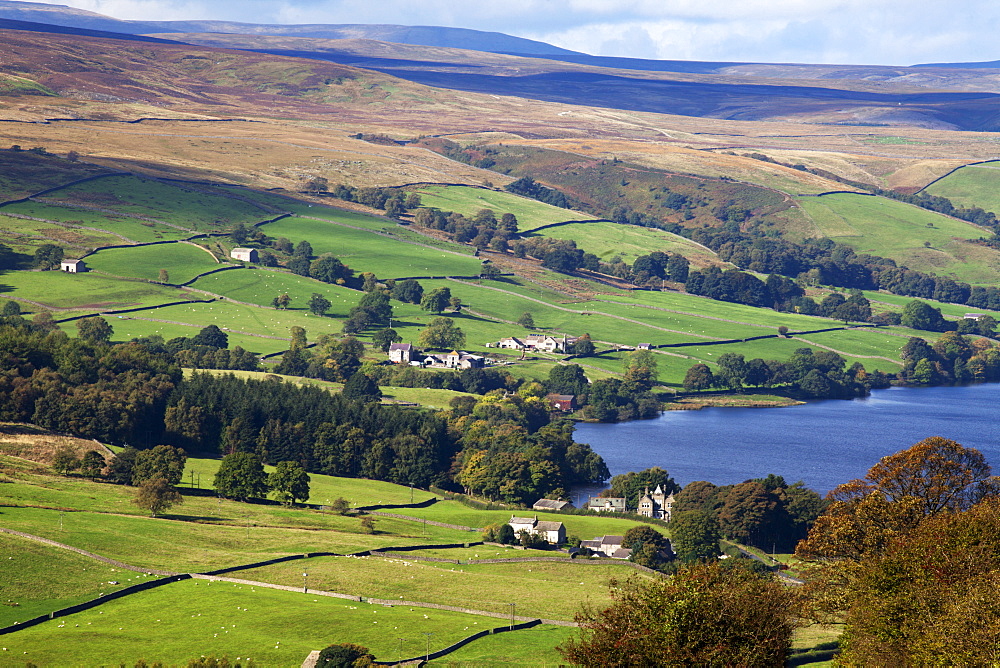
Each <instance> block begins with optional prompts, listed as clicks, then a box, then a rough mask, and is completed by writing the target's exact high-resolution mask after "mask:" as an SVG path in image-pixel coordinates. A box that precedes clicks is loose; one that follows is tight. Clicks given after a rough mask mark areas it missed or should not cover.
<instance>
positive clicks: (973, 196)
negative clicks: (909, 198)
mask: <svg viewBox="0 0 1000 668" xmlns="http://www.w3.org/2000/svg"><path fill="white" fill-rule="evenodd" d="M925 192H927V193H928V194H931V195H940V196H942V197H947V198H948V199H950V200H951V201H952V203H953V204H954V205H955V206H960V207H966V208H971V207H974V206H978V207H980V208H982V209H985V210H987V211H993V212H994V213H1000V162H987V163H985V164H982V165H969V166H968V167H962V168H961V169H959V170H957V171H955V172H953V173H952V174H949V175H948V176H946V177H944V178H943V179H941V180H940V181H935V182H934V183H932V184H931V185H929V186H927V188H926V189H925Z"/></svg>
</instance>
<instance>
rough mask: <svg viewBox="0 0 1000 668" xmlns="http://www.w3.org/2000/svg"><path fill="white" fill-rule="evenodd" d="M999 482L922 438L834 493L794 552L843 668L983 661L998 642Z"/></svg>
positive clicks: (965, 451) (981, 463)
mask: <svg viewBox="0 0 1000 668" xmlns="http://www.w3.org/2000/svg"><path fill="white" fill-rule="evenodd" d="M998 491H1000V479H998V478H997V477H996V476H993V475H992V474H991V470H990V467H989V465H988V464H987V463H986V460H985V458H984V457H983V455H982V453H980V452H979V451H977V450H974V449H972V448H965V447H963V446H961V445H959V444H958V443H955V442H954V441H951V440H948V439H945V438H941V437H937V436H935V437H931V438H927V439H924V440H923V441H920V442H919V443H917V444H916V445H914V446H913V447H911V448H909V449H907V450H903V451H902V452H898V453H896V454H894V455H890V456H888V457H884V458H882V460H881V461H879V462H878V464H876V465H875V466H873V467H872V468H871V469H869V471H868V473H867V475H866V476H865V477H864V478H863V479H860V480H853V481H851V482H849V483H846V484H844V485H840V486H839V487H837V488H836V489H834V490H833V491H832V492H831V493H830V495H829V498H830V499H831V501H832V502H831V504H830V506H829V508H828V509H827V511H826V513H825V514H824V515H823V516H821V517H820V518H819V519H818V520H817V521H816V523H815V524H814V525H813V527H812V529H811V530H810V532H809V536H808V538H807V539H806V540H804V541H802V542H801V543H799V545H798V547H797V549H796V554H797V555H798V556H799V557H800V558H802V559H803V560H805V561H807V562H811V563H812V564H813V572H812V573H811V576H810V578H809V582H808V584H807V586H806V588H805V591H806V593H807V594H808V595H810V596H811V598H812V602H813V605H814V608H815V611H816V612H817V613H833V614H834V615H836V616H837V617H838V618H840V619H842V620H843V621H845V623H846V627H845V634H844V643H843V647H844V651H843V653H842V655H841V657H840V660H841V662H842V663H843V664H844V665H862V664H864V665H931V664H933V665H990V664H992V663H995V662H996V660H997V655H996V648H997V647H998V641H1000V604H998V603H997V597H996V593H995V592H996V588H997V586H998V585H1000V512H998V511H1000V493H998Z"/></svg>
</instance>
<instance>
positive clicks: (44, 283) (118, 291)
mask: <svg viewBox="0 0 1000 668" xmlns="http://www.w3.org/2000/svg"><path fill="white" fill-rule="evenodd" d="M0 283H3V284H4V285H6V286H9V288H10V289H9V290H8V291H7V294H8V296H10V297H13V298H14V299H27V300H30V301H35V302H39V303H41V304H44V305H45V306H47V307H49V308H65V309H82V310H91V311H93V310H99V309H115V308H132V307H136V306H156V305H157V304H165V303H168V302H172V301H179V300H184V299H202V298H203V295H200V294H198V293H192V292H191V291H189V290H184V289H182V288H172V287H168V286H164V285H153V284H151V283H142V282H136V281H120V280H116V279H114V278H110V277H108V276H101V275H99V274H93V273H83V274H69V273H66V272H62V271H10V272H6V273H5V274H4V275H3V276H2V277H0ZM32 310H35V307H33V308H32ZM55 317H56V318H57V319H58V318H59V317H60V315H59V314H57V315H56V316H55Z"/></svg>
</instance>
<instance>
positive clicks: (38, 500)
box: [0, 460, 469, 552]
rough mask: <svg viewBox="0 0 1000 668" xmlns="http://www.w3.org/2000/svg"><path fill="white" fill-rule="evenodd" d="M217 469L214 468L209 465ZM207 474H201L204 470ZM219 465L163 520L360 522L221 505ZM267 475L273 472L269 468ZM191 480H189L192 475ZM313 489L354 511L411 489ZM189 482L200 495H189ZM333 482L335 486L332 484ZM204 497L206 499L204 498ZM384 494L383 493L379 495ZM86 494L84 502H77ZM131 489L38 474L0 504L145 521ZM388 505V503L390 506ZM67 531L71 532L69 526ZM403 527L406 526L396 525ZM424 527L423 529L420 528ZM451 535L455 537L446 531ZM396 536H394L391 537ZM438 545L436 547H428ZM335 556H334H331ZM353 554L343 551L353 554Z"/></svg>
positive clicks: (326, 485) (412, 528)
mask: <svg viewBox="0 0 1000 668" xmlns="http://www.w3.org/2000/svg"><path fill="white" fill-rule="evenodd" d="M213 464H215V466H214V467H213V466H212V465H213ZM203 468H205V469H208V470H207V471H206V472H205V473H204V474H202V469H203ZM216 468H217V463H216V462H212V460H207V462H194V463H193V465H191V466H189V467H188V468H187V469H186V470H185V478H184V483H185V484H183V485H180V487H181V488H182V489H184V490H185V491H186V494H185V502H184V503H182V504H180V505H178V506H176V507H174V508H173V511H172V512H171V513H166V514H165V515H164V517H165V518H167V519H171V520H173V521H178V522H185V521H197V522H202V523H214V524H219V525H223V526H235V527H240V526H242V527H243V528H244V529H245V528H246V524H247V521H248V520H249V522H250V524H251V525H252V526H253V527H259V526H267V527H272V528H274V527H285V528H289V529H313V530H328V531H339V532H344V533H348V534H350V533H357V532H358V531H359V529H358V527H359V520H358V518H357V517H354V516H347V515H343V516H342V515H338V514H336V513H332V512H329V511H320V510H313V509H311V508H302V507H286V506H283V505H280V504H274V503H271V504H262V503H252V504H242V503H237V502H235V501H230V500H227V499H219V498H217V497H216V496H214V494H213V493H212V492H211V491H208V490H212V489H213V482H214V471H215V469H216ZM266 470H268V471H269V472H270V471H273V470H274V469H273V467H268V468H267V469H266ZM192 472H194V473H195V475H194V476H192V475H191V473H192ZM311 477H312V478H314V485H313V489H312V493H313V495H314V498H313V501H314V502H316V503H328V502H330V501H332V500H333V499H335V498H337V497H338V496H345V497H346V498H347V499H348V501H350V502H351V503H352V505H354V506H358V505H380V504H388V503H408V502H409V499H410V495H409V488H405V487H403V488H399V489H394V488H395V487H396V486H394V485H391V484H390V483H378V482H374V481H368V480H355V481H353V482H344V483H343V484H341V482H340V479H331V478H329V477H328V476H319V475H318V474H313V475H312V476H311ZM192 480H193V481H194V483H195V486H199V487H200V488H201V489H202V490H203V493H201V494H198V493H196V492H194V490H192V489H191V488H192V484H191V482H192ZM331 481H333V482H331ZM205 491H207V494H206V493H204V492H205ZM380 492H385V493H380ZM83 493H86V494H88V496H86V497H85V498H77V497H78V496H79V495H81V494H83ZM134 496H135V489H134V488H132V487H128V486H124V485H112V484H102V483H94V482H90V481H84V480H82V479H79V478H62V477H54V476H46V475H42V474H33V475H31V474H21V476H20V480H19V483H18V484H16V485H13V486H12V488H11V489H7V490H5V492H4V496H3V497H0V498H4V499H5V500H6V501H7V502H8V503H10V504H11V505H13V506H18V507H23V508H49V509H53V508H56V509H60V510H62V509H73V510H76V511H87V512H94V513H102V512H105V513H107V512H114V513H116V514H119V515H133V516H136V517H138V518H143V517H147V516H148V513H147V512H145V511H142V510H140V509H139V508H138V507H137V506H135V505H134V504H132V503H131V501H132V498H133V497H134ZM431 497H433V494H430V493H429V492H421V491H420V490H419V489H414V490H413V499H414V501H417V502H419V501H423V500H426V499H428V498H431ZM386 499H392V500H391V501H388V500H386ZM384 519H385V529H384V530H382V529H381V528H380V531H381V533H383V534H389V533H394V531H393V529H392V527H397V528H399V527H403V529H405V531H404V533H407V534H413V533H419V534H421V535H422V534H423V527H422V525H421V526H418V525H417V524H416V523H415V522H413V521H406V520H399V519H396V518H384ZM66 522H67V523H66V524H65V526H66V527H67V530H68V527H69V524H68V520H66ZM400 522H403V523H404V524H400ZM421 524H422V523H421ZM447 531H449V532H451V533H452V534H453V533H454V531H452V530H447ZM395 533H398V532H395ZM462 536H463V542H465V541H467V540H469V538H468V535H467V532H462ZM432 542H436V541H432ZM333 551H337V550H333ZM353 551H356V550H347V552H353Z"/></svg>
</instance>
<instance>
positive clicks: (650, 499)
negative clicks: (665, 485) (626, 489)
mask: <svg viewBox="0 0 1000 668" xmlns="http://www.w3.org/2000/svg"><path fill="white" fill-rule="evenodd" d="M673 511H674V495H673V494H665V493H664V492H663V490H662V489H661V488H660V486H659V485H657V486H656V489H655V490H654V491H653V493H652V494H650V492H649V488H648V487H647V488H646V491H645V493H643V495H642V496H641V497H640V498H639V507H638V508H637V509H636V512H637V513H638V514H640V515H643V516H644V517H652V518H655V519H658V520H664V521H667V522H669V521H670V518H671V516H672V515H673Z"/></svg>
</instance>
